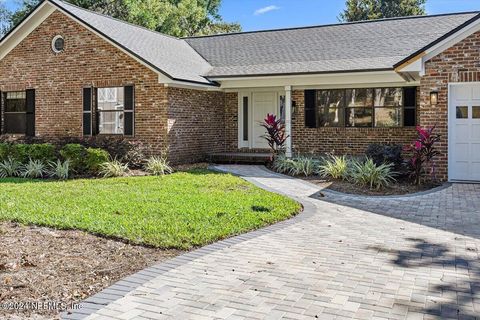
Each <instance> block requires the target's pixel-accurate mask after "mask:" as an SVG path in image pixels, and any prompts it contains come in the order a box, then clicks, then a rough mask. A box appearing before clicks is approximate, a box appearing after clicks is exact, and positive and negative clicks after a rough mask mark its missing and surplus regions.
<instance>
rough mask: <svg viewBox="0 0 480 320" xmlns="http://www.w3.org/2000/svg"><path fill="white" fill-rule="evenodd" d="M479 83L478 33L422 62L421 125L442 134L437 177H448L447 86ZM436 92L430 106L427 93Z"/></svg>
mask: <svg viewBox="0 0 480 320" xmlns="http://www.w3.org/2000/svg"><path fill="white" fill-rule="evenodd" d="M473 81H480V32H477V33H475V34H473V35H471V36H469V37H468V38H466V39H464V40H463V41H461V42H459V43H457V44H456V45H455V46H453V47H451V48H449V49H448V50H445V51H444V52H442V53H441V54H439V55H437V56H436V57H434V58H432V59H430V60H429V61H427V62H426V63H425V76H424V77H422V79H421V81H420V125H421V126H423V127H426V126H433V125H436V128H437V129H436V130H437V133H439V134H440V135H441V139H442V140H441V142H440V144H439V151H440V155H439V156H438V157H437V161H436V164H437V175H438V177H439V178H441V179H442V180H446V179H447V177H448V84H449V83H450V82H473ZM431 91H438V93H439V97H438V98H439V101H438V104H437V105H436V106H432V105H430V92H431Z"/></svg>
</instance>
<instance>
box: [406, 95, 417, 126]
mask: <svg viewBox="0 0 480 320" xmlns="http://www.w3.org/2000/svg"><path fill="white" fill-rule="evenodd" d="M403 105H404V109H403V125H404V126H405V127H414V126H415V124H416V122H417V87H407V88H404V89H403Z"/></svg>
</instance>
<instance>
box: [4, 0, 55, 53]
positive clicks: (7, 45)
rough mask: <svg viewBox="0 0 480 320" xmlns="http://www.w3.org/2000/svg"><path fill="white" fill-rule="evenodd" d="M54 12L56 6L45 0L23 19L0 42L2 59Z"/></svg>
mask: <svg viewBox="0 0 480 320" xmlns="http://www.w3.org/2000/svg"><path fill="white" fill-rule="evenodd" d="M53 12H55V7H54V6H52V5H51V4H50V3H49V2H48V1H45V2H43V3H42V4H41V5H40V6H38V7H37V8H36V9H35V11H33V12H32V14H31V15H30V17H28V18H27V19H25V20H23V21H22V22H21V23H20V24H19V25H18V26H17V27H16V28H15V30H13V31H12V32H10V33H9V34H8V35H7V36H6V37H5V38H4V39H3V40H2V43H1V44H0V60H1V59H3V58H4V57H5V56H6V55H7V54H8V53H10V51H12V50H13V49H14V48H15V47H16V46H18V44H19V43H20V42H22V41H23V39H25V38H26V37H27V36H28V35H29V34H30V33H32V31H34V30H35V29H36V28H37V27H38V26H39V25H40V24H41V23H42V22H43V21H45V19H47V18H48V17H49V16H50V15H51V14H52V13H53Z"/></svg>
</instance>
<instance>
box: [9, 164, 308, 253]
mask: <svg viewBox="0 0 480 320" xmlns="http://www.w3.org/2000/svg"><path fill="white" fill-rule="evenodd" d="M299 210H300V205H299V204H298V203H296V202H295V201H293V200H290V199H288V198H286V197H283V196H280V195H276V194H273V193H270V192H267V191H264V190H262V189H260V188H257V187H256V186H254V185H252V184H250V183H248V182H246V181H244V180H242V179H240V178H238V177H234V176H232V175H227V174H219V173H214V172H211V171H208V170H192V171H189V172H178V173H174V174H172V175H169V176H164V177H128V178H112V179H96V180H69V181H40V180H24V179H0V220H8V221H17V222H20V223H24V224H35V225H43V226H50V227H55V228H61V229H80V230H85V231H88V232H92V233H96V234H101V235H105V236H111V237H116V238H121V239H126V240H129V241H131V242H133V243H139V244H147V245H152V246H156V247H161V248H182V249H187V248H191V247H194V246H200V245H204V244H207V243H210V242H213V241H216V240H219V239H223V238H226V237H229V236H232V235H235V234H239V233H243V232H246V231H248V230H252V229H256V228H259V227H262V226H265V225H268V224H272V223H274V222H277V221H280V220H284V219H287V218H289V217H291V216H292V215H294V214H296V213H297V212H298V211H299Z"/></svg>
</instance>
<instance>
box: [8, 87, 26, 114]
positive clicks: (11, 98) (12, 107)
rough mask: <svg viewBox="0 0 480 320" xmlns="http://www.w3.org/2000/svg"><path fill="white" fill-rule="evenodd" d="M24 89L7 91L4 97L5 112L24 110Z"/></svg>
mask: <svg viewBox="0 0 480 320" xmlns="http://www.w3.org/2000/svg"><path fill="white" fill-rule="evenodd" d="M26 111H27V105H26V93H25V91H19V92H7V93H6V99H5V112H26Z"/></svg>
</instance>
